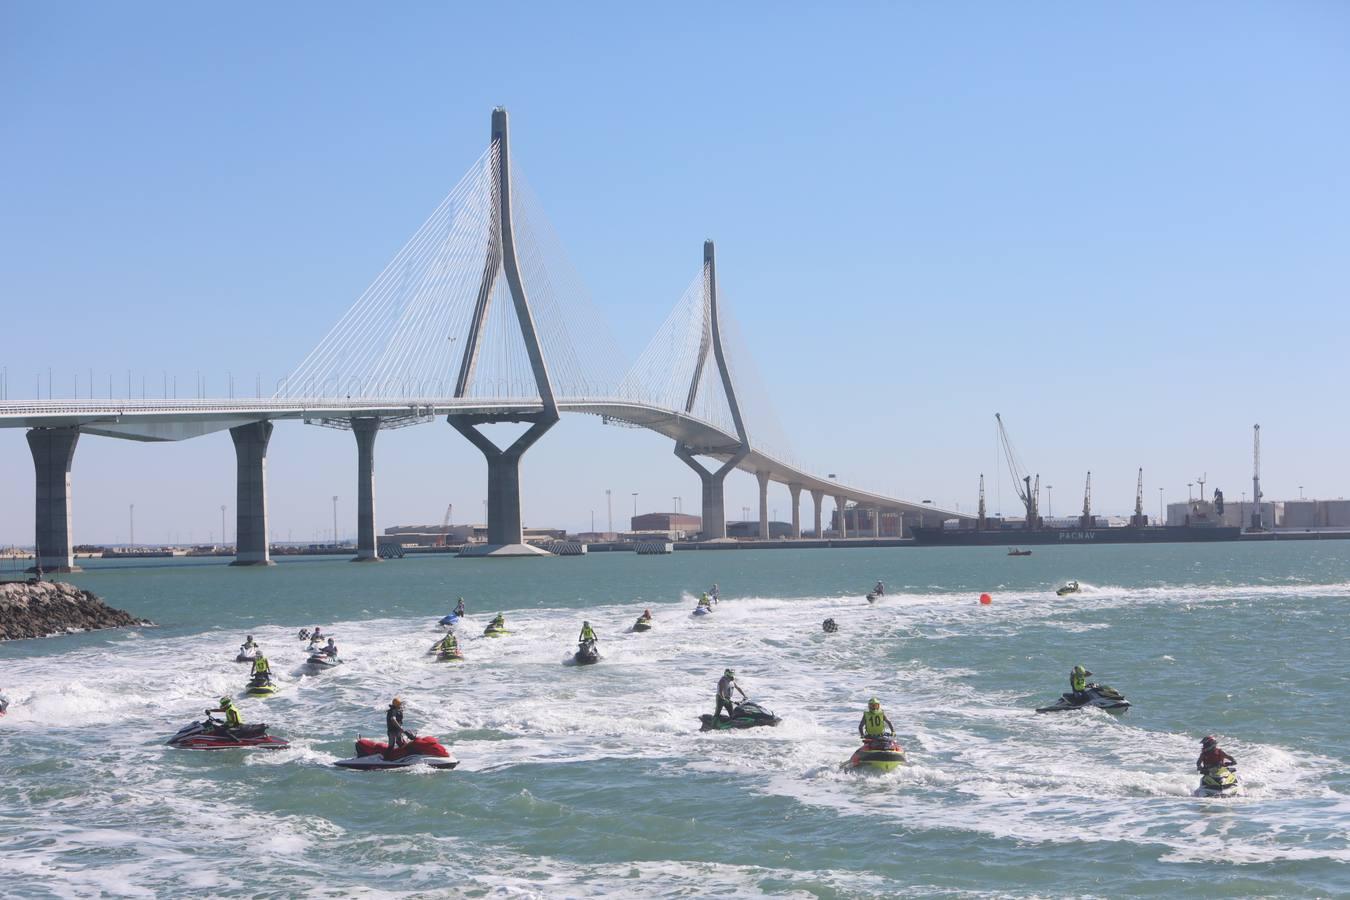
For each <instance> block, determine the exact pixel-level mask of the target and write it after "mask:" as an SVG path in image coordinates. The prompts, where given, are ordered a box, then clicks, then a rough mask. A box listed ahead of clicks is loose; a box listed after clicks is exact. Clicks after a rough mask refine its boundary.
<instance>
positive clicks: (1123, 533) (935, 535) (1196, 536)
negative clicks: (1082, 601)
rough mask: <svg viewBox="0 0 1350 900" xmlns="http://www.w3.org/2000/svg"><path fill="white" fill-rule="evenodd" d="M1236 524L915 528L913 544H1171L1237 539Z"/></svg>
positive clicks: (969, 545)
mask: <svg viewBox="0 0 1350 900" xmlns="http://www.w3.org/2000/svg"><path fill="white" fill-rule="evenodd" d="M1241 535H1242V529H1241V528H1238V527H1236V526H1233V527H1229V526H1219V525H1215V526H1206V527H1196V526H1188V525H1150V526H1148V527H1145V528H1041V529H1037V530H1035V531H1023V530H1021V529H1008V530H1003V531H976V530H974V529H968V528H915V529H914V543H916V544H922V545H924V546H933V547H1022V546H1030V545H1036V546H1041V545H1043V544H1060V545H1070V544H1171V543H1190V542H1193V541H1203V542H1211V541H1236V540H1237V539H1238V538H1239V537H1241Z"/></svg>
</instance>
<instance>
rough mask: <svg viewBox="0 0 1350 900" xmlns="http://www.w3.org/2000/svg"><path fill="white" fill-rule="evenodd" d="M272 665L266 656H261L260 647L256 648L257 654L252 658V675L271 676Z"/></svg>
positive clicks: (255, 676)
mask: <svg viewBox="0 0 1350 900" xmlns="http://www.w3.org/2000/svg"><path fill="white" fill-rule="evenodd" d="M271 674H272V666H271V665H270V664H269V663H268V662H267V657H265V656H263V654H262V648H259V649H258V655H257V656H256V657H255V658H254V660H253V677H254V678H257V677H258V676H260V675H266V676H269V677H270V676H271Z"/></svg>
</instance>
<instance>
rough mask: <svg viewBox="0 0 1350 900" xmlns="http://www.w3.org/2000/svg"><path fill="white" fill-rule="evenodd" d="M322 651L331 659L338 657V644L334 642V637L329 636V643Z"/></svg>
mask: <svg viewBox="0 0 1350 900" xmlns="http://www.w3.org/2000/svg"><path fill="white" fill-rule="evenodd" d="M320 652H321V653H322V654H323V655H324V656H326V657H328V658H329V659H337V654H338V649H337V644H335V643H333V639H332V638H329V639H328V643H327V645H325V646H324V648H323V650H321V651H320Z"/></svg>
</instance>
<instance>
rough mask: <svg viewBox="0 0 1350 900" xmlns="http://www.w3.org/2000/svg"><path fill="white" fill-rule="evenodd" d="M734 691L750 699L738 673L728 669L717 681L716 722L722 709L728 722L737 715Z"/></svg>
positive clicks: (714, 714)
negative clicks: (724, 710) (739, 679)
mask: <svg viewBox="0 0 1350 900" xmlns="http://www.w3.org/2000/svg"><path fill="white" fill-rule="evenodd" d="M703 599H705V600H706V599H708V595H707V594H704V595H703ZM733 690H736V691H740V695H741V699H742V700H749V699H750V698H749V697H747V696H745V691H742V690H741V686H740V685H739V684H737V683H736V673H735V672H733V671H731V670H730V669H727V670H726V671H724V672H723V673H722V677H721V678H719V679H718V680H717V708H716V709H714V710H713V721H714V722H716V721H717V719H718V717H720V716H721V714H722V707H724V706H725V707H726V709H727V719H728V720H730V719H731V718H732V716H733V715H734V714H735V711H736V709H735V706H736V705H735V704H734V703H732V700H731V692H732V691H733Z"/></svg>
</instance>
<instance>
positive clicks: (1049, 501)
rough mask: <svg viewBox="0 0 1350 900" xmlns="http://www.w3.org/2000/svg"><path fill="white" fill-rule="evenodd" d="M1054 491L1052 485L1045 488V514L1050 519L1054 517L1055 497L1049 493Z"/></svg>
mask: <svg viewBox="0 0 1350 900" xmlns="http://www.w3.org/2000/svg"><path fill="white" fill-rule="evenodd" d="M1054 489H1055V486H1054V485H1053V484H1047V485H1046V486H1045V510H1046V514H1047V515H1048V516H1050V518H1052V519H1053V518H1054V517H1055V497H1054V495H1053V494H1051V493H1050V492H1051V491H1053V490H1054Z"/></svg>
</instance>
